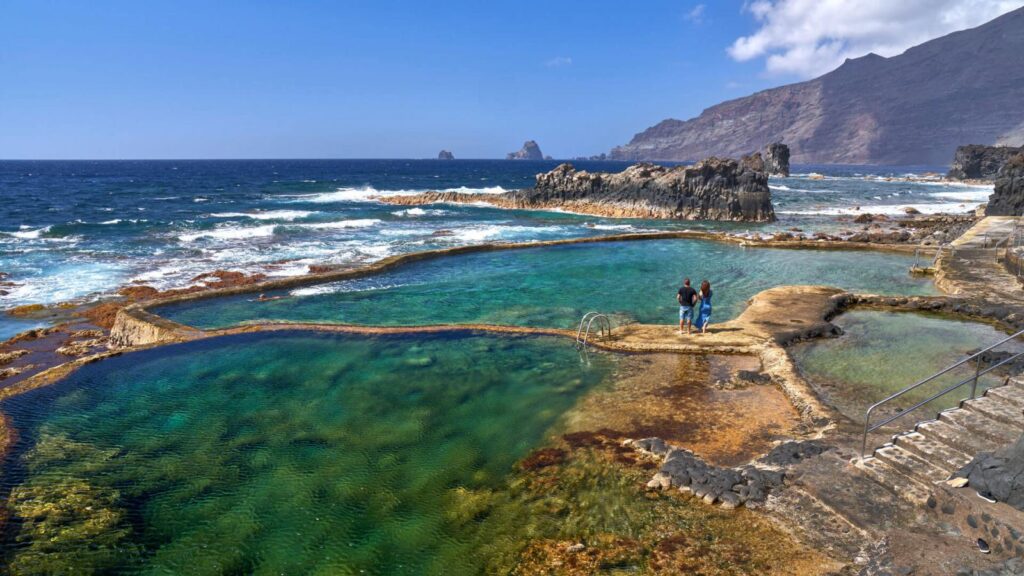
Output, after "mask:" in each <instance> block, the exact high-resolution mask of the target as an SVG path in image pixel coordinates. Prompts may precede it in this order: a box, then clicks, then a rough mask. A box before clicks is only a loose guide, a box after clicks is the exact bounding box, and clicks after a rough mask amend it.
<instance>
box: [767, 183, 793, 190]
mask: <svg viewBox="0 0 1024 576" xmlns="http://www.w3.org/2000/svg"><path fill="white" fill-rule="evenodd" d="M768 187H769V188H771V189H772V190H790V187H789V186H786V185H785V184H769V185H768Z"/></svg>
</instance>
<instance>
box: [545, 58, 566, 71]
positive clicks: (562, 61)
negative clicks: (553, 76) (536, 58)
mask: <svg viewBox="0 0 1024 576" xmlns="http://www.w3.org/2000/svg"><path fill="white" fill-rule="evenodd" d="M570 64H572V58H570V57H568V56H555V57H554V58H552V59H551V60H548V61H547V62H545V63H544V65H545V66H547V67H548V68H559V67H562V66H569V65H570Z"/></svg>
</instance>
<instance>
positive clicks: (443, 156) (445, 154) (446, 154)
mask: <svg viewBox="0 0 1024 576" xmlns="http://www.w3.org/2000/svg"><path fill="white" fill-rule="evenodd" d="M437 159H438V160H455V154H452V153H451V152H450V151H448V150H441V151H440V152H438V153H437Z"/></svg>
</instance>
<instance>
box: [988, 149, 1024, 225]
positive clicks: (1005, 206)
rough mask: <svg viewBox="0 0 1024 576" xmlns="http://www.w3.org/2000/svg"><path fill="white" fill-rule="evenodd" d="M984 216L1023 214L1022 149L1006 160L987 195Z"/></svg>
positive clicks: (1023, 162)
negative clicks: (991, 191) (994, 186)
mask: <svg viewBox="0 0 1024 576" xmlns="http://www.w3.org/2000/svg"><path fill="white" fill-rule="evenodd" d="M985 215H986V216H1024V151H1022V152H1021V153H1019V154H1017V155H1016V156H1013V157H1012V158H1010V159H1009V160H1007V162H1006V164H1005V165H1003V168H1002V169H1001V170H1000V171H999V176H998V177H997V178H996V188H995V191H994V192H993V193H992V195H991V196H989V200H988V206H986V207H985Z"/></svg>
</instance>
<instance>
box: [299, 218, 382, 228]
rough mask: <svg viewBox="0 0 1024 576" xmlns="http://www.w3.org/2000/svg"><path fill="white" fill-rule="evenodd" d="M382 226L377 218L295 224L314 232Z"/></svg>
mask: <svg viewBox="0 0 1024 576" xmlns="http://www.w3.org/2000/svg"><path fill="white" fill-rule="evenodd" d="M377 224H380V220H377V219H375V218H359V219H355V220H338V221H337V222H316V223H312V224H294V226H297V227H301V228H310V229H312V230H336V229H342V228H368V227H370V226H375V225H377Z"/></svg>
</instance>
